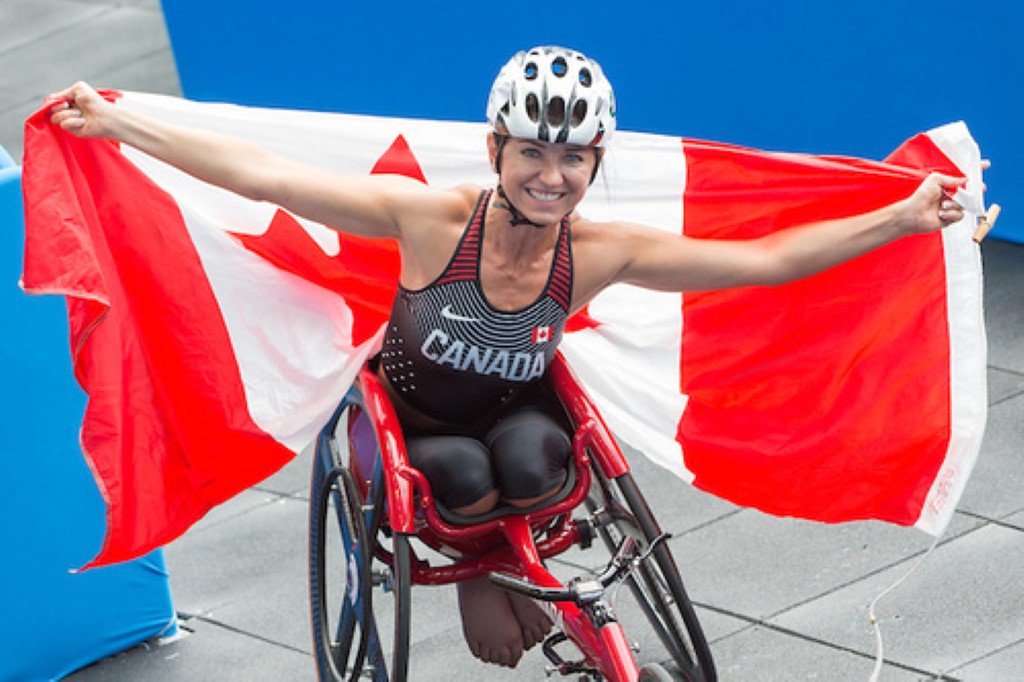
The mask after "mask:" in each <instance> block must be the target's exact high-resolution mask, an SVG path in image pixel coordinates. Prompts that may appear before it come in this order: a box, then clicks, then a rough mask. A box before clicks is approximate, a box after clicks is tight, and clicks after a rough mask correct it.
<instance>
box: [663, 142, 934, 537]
mask: <svg viewBox="0 0 1024 682" xmlns="http://www.w3.org/2000/svg"><path fill="white" fill-rule="evenodd" d="M685 152H686V155H687V164H688V184H687V190H686V196H685V226H684V229H685V233H686V234H688V235H691V236H698V237H717V238H729V239H733V238H750V237H756V236H759V235H762V234H767V233H770V232H772V231H774V230H778V229H781V228H784V227H787V226H790V225H793V224H797V223H801V222H805V221H808V220H812V219H823V218H834V217H842V216H845V215H854V214H857V213H861V212H865V211H869V210H872V209H874V208H878V207H881V206H884V205H886V204H889V203H892V202H894V201H896V200H899V199H901V198H903V197H904V196H906V195H909V194H910V193H911V192H912V191H913V190H914V188H916V186H917V185H918V183H919V182H920V180H921V178H922V177H923V175H922V173H921V172H920V171H904V170H903V169H899V168H895V167H893V166H887V165H884V164H875V163H870V162H864V161H859V160H849V159H836V158H831V159H830V158H821V157H806V156H802V155H788V154H783V155H772V154H764V153H763V152H753V151H750V150H745V149H742V148H736V147H729V146H727V145H707V144H703V143H690V142H687V143H686V144H685ZM945 294H946V285H945V270H944V265H943V253H942V241H941V237H940V235H937V234H936V235H928V236H923V237H915V238H905V239H902V240H900V241H897V242H895V243H893V244H890V245H888V246H886V247H884V248H882V249H879V250H877V251H875V252H872V253H870V254H867V255H865V256H862V257H860V258H857V259H855V260H853V261H850V262H848V263H845V264H843V265H841V266H838V267H835V268H832V269H830V270H828V271H826V272H823V273H821V274H819V275H816V276H814V277H810V278H807V279H804V280H801V281H798V282H794V283H791V284H787V285H784V286H779V287H772V288H767V287H750V288H744V289H734V290H727V291H720V292H713V293H698V294H688V295H686V296H685V297H684V306H683V318H684V322H683V338H682V347H683V354H682V361H681V377H682V378H681V381H682V390H683V392H684V393H686V394H687V395H688V396H689V402H688V404H687V407H686V411H685V412H684V414H683V417H682V420H681V422H680V425H679V434H678V438H679V441H680V443H681V444H682V446H683V451H684V453H685V458H686V465H687V468H688V469H690V470H691V471H692V472H693V473H694V474H695V477H696V478H695V481H694V483H695V485H697V486H699V487H701V488H703V489H705V490H708V491H710V492H712V493H715V494H718V495H721V496H723V497H726V498H727V499H730V500H732V501H733V502H736V503H738V504H741V505H745V506H754V507H757V508H759V509H761V510H763V511H767V512H769V513H772V514H778V515H784V516H797V517H804V518H815V519H818V520H824V521H846V520H855V519H863V518H881V519H884V520H888V521H892V522H894V523H899V524H912V523H914V522H915V521H916V520H917V518H918V516H919V512H920V509H921V505H922V503H923V501H924V498H925V495H926V493H927V489H928V485H929V483H930V481H931V480H933V478H934V475H935V473H936V471H937V470H938V467H939V466H940V464H941V462H942V459H943V457H944V455H945V452H946V448H947V445H948V443H947V442H946V441H945V440H940V439H936V438H935V434H937V433H939V434H942V433H945V434H948V433H949V430H950V426H949V409H950V408H949V404H950V396H949V391H950V388H949V386H950V383H949V360H948V358H949V340H948V322H947V319H946V309H945ZM837 321H838V322H839V323H838V324H837ZM872 444H884V448H885V450H884V452H882V451H881V450H880V449H879V448H878V447H877V446H876V445H872ZM810 472H815V475H814V476H813V477H812V476H811V475H810Z"/></svg>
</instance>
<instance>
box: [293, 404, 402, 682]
mask: <svg viewBox="0 0 1024 682" xmlns="http://www.w3.org/2000/svg"><path fill="white" fill-rule="evenodd" d="M349 409H350V410H358V408H357V407H351V408H349ZM343 416H345V415H343ZM340 421H341V423H342V424H345V423H347V420H346V419H342V420H340ZM327 435H329V434H324V435H322V436H321V439H320V440H319V441H318V445H317V451H316V454H315V456H314V464H313V474H312V482H311V485H310V520H309V595H310V612H311V620H312V629H313V645H314V654H315V658H316V666H317V674H318V678H319V679H320V680H325V681H328V682H336V681H341V680H346V679H348V680H356V679H359V678H360V677H361V676H363V675H369V676H370V677H371V679H373V680H377V681H384V680H395V681H396V682H404V680H406V679H407V678H408V665H409V663H408V661H409V636H410V620H411V602H410V587H411V581H410V563H409V562H410V549H409V538H408V537H407V536H404V535H399V534H394V537H392V538H391V539H390V540H387V539H386V538H385V537H384V528H385V525H386V524H385V515H384V503H383V500H384V495H383V491H381V490H380V489H379V486H378V487H377V490H378V492H377V493H376V494H375V493H374V492H373V491H374V488H371V493H370V497H372V498H373V499H372V500H367V501H364V500H362V499H361V495H360V492H359V487H358V486H357V485H356V483H355V481H354V480H353V478H352V475H351V473H350V472H349V470H348V468H347V466H346V464H347V458H348V452H347V445H346V443H345V441H344V440H342V442H341V443H338V442H336V441H335V439H334V438H333V437H331V438H328V437H326V436H327ZM342 439H344V436H343V437H342ZM381 542H386V543H387V544H390V548H388V547H385V546H383V545H382V544H381ZM376 554H380V555H381V556H385V557H387V558H388V559H389V562H388V563H387V564H383V563H381V562H380V561H376V563H377V564H378V565H379V566H380V567H381V568H384V569H385V570H383V571H381V570H376V569H375V555H376ZM374 588H378V589H374ZM380 588H382V589H380Z"/></svg>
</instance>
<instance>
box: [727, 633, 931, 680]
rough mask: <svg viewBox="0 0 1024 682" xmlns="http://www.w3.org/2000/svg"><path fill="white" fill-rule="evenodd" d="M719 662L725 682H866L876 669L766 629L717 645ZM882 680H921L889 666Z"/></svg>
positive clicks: (846, 654) (850, 656) (864, 661)
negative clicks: (781, 681) (796, 681)
mask: <svg viewBox="0 0 1024 682" xmlns="http://www.w3.org/2000/svg"><path fill="white" fill-rule="evenodd" d="M715 660H716V666H717V668H718V679H719V680H721V681H722V682H779V680H786V681H787V682H789V681H793V680H825V681H827V682H846V681H849V682H864V681H865V680H867V679H868V677H869V676H870V674H871V671H872V669H873V667H874V660H873V659H871V658H868V657H865V656H861V655H858V654H856V653H852V652H849V651H844V650H842V649H838V648H834V647H829V646H823V645H822V644H821V643H819V642H815V641H811V640H807V639H804V638H801V637H797V636H793V635H790V634H786V633H783V632H779V631H777V630H772V629H770V628H766V627H762V626H759V627H753V628H749V629H747V630H744V631H743V632H741V633H739V634H737V635H735V636H733V637H729V638H727V639H725V640H724V641H719V642H716V643H715ZM881 679H883V680H885V681H886V682H909V681H910V680H920V679H921V676H920V675H919V674H917V673H914V672H912V671H908V670H904V669H901V668H897V667H895V666H891V665H887V666H885V667H884V668H883V670H882V674H881Z"/></svg>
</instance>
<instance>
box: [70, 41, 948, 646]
mask: <svg viewBox="0 0 1024 682" xmlns="http://www.w3.org/2000/svg"><path fill="white" fill-rule="evenodd" d="M55 98H56V99H57V100H58V103H57V104H56V105H54V107H53V108H52V117H51V120H52V121H53V123H55V124H57V125H59V126H60V127H62V128H63V129H64V130H66V131H68V132H70V133H72V134H75V135H78V136H81V137H106V138H111V139H114V140H118V141H120V142H122V143H124V144H128V145H131V146H133V147H136V148H138V149H140V150H141V151H143V152H145V153H147V154H150V155H152V156H155V157H157V158H159V159H162V160H163V161H165V162H168V163H170V164H172V165H174V166H176V167H178V168H180V169H182V170H184V171H185V172H187V173H190V174H191V175H194V176H196V177H197V178H199V179H201V180H204V181H207V182H210V183H212V184H215V185H218V186H221V187H224V188H226V189H228V190H231V191H234V192H237V193H239V194H241V195H244V196H246V197H249V198H251V199H257V200H265V201H268V202H272V203H274V204H277V205H279V206H281V207H283V208H285V209H287V210H289V211H291V212H293V213H295V214H298V215H300V216H303V217H305V218H307V219H310V220H314V221H316V222H320V223H322V224H324V225H343V226H345V229H346V230H347V231H350V232H353V233H355V234H359V235H364V236H369V237H388V238H393V239H396V240H397V242H398V244H399V248H400V252H401V259H402V270H401V276H400V288H399V291H398V294H397V296H396V297H395V302H394V307H393V310H392V315H391V320H390V322H389V324H388V327H387V330H386V334H385V338H384V345H383V348H382V351H381V354H380V356H379V372H380V374H381V376H382V378H383V380H384V384H385V385H386V386H387V387H388V390H389V391H390V393H391V394H392V397H393V399H394V403H395V406H396V409H397V410H398V413H399V416H400V418H401V420H402V423H403V427H404V428H405V431H406V436H407V443H408V447H409V454H410V458H411V460H412V462H413V464H414V465H415V466H417V467H418V468H420V469H421V470H422V471H423V472H424V473H425V475H426V476H427V478H428V480H429V481H430V483H431V486H432V488H433V489H434V491H435V494H436V496H437V498H438V499H439V500H440V502H441V503H443V504H444V505H445V506H447V507H448V508H450V509H451V510H453V511H455V512H457V513H461V514H463V515H469V516H473V515H478V514H482V513H485V512H487V511H489V510H491V509H493V508H494V507H495V506H496V505H498V504H510V505H514V506H519V507H528V506H531V505H533V504H537V503H541V502H543V501H544V500H545V499H546V498H548V497H550V496H551V495H553V494H554V493H556V492H557V491H558V489H559V488H560V486H561V485H562V483H563V480H564V476H565V467H566V463H567V460H568V457H569V450H570V448H569V439H568V436H567V435H566V433H565V432H564V431H563V430H562V428H561V426H560V425H559V423H558V421H557V420H556V419H555V418H554V417H552V416H550V413H549V411H548V410H547V409H545V398H544V394H543V393H542V392H541V391H540V390H538V389H539V386H540V383H539V379H540V378H541V377H542V376H543V374H544V371H545V369H546V368H547V366H548V363H550V361H551V359H552V357H553V355H554V352H555V348H556V346H557V344H558V341H559V340H560V338H561V334H562V329H563V327H564V324H565V321H566V319H567V318H568V316H570V315H571V314H572V313H573V312H575V311H577V310H579V309H580V308H582V307H583V306H585V305H586V304H587V303H588V302H589V301H590V300H591V299H593V298H594V297H595V296H596V295H597V294H598V293H599V292H601V291H602V290H603V289H604V288H605V287H607V286H609V285H611V284H614V283H617V282H627V283H630V284H634V285H637V286H641V287H647V288H651V289H657V290H663V291H686V290H707V289H716V288H724V287H736V286H745V285H755V284H760V285H764V284H776V283H781V282H786V281H789V280H793V279H796V278H799V277H803V276H806V275H810V274H812V273H815V272H818V271H821V270H824V269H826V268H829V267H831V266H833V265H836V264H838V263H841V262H843V261H846V260H848V259H850V258H853V257H855V256H858V255H860V254H862V253H865V252H867V251H869V250H871V249H874V248H876V247H878V246H881V245H883V244H885V243H888V242H890V241H893V240H895V239H898V238H899V237H902V236H904V235H909V234H916V233H923V232H929V231H933V230H938V229H941V228H943V227H945V226H946V225H949V224H951V223H954V222H957V221H959V220H960V219H961V218H962V217H963V211H962V209H961V207H960V206H959V205H957V204H956V203H955V202H954V201H952V200H951V199H949V198H948V196H949V195H950V194H952V192H953V191H955V187H956V186H957V185H958V184H960V183H962V182H963V180H962V179H959V178H952V177H946V176H942V175H937V174H933V175H931V176H929V177H928V178H926V179H925V180H924V181H923V182H922V183H921V184H920V186H919V187H918V188H917V190H916V191H915V192H914V193H913V194H912V195H911V196H910V197H908V198H906V199H904V200H903V201H900V202H898V203H895V204H892V205H890V206H887V207H885V208H882V209H879V210H877V211H873V212H871V213H867V214H864V215H860V216H856V217H852V218H845V219H840V220H831V221H822V222H818V223H814V224H808V225H804V226H800V227H797V228H793V229H789V230H785V231H782V232H778V233H775V234H772V235H769V236H766V237H764V238H760V239H756V240H751V241H747V242H718V241H709V240H694V239H690V238H687V237H680V236H678V235H673V234H669V233H666V232H663V231H660V230H656V229H653V228H650V227H645V226H642V225H635V224H627V223H621V222H608V223H598V222H593V221H590V220H587V219H586V218H585V217H583V216H581V215H579V214H578V213H577V212H576V210H575V209H576V207H577V205H578V204H579V203H580V201H581V200H582V199H583V197H584V195H585V194H586V191H587V188H588V187H589V185H590V183H591V181H592V180H593V178H594V176H595V174H596V173H597V170H598V166H599V164H600V162H601V158H602V154H603V148H604V145H605V144H606V143H607V142H608V140H609V139H610V137H611V136H612V133H613V132H614V128H615V102H614V97H613V94H612V89H611V86H610V84H609V83H608V81H607V80H606V79H605V77H604V75H603V73H602V71H601V68H600V66H599V65H598V64H597V63H596V62H594V61H592V60H590V59H588V58H586V57H585V56H583V55H581V54H579V53H577V52H574V51H571V50H567V49H563V48H556V47H544V48H536V49H533V50H530V51H529V52H521V53H519V54H517V55H516V56H514V57H513V58H512V60H511V61H510V62H509V63H508V64H507V65H506V66H505V67H504V68H503V69H502V71H501V72H500V74H499V75H498V78H497V80H496V81H495V83H494V86H493V88H492V91H491V95H490V98H489V101H488V106H487V113H488V119H489V122H490V124H491V126H492V132H491V133H490V135H489V136H488V139H487V149H488V154H489V157H490V162H491V165H492V167H493V169H494V170H495V172H496V173H497V175H498V183H497V185H496V187H495V188H494V189H493V190H483V189H481V188H479V187H474V186H468V185H465V186H458V187H454V188H450V189H437V188H432V187H427V186H425V185H423V184H421V183H419V182H416V181H413V180H410V179H407V178H404V177H399V176H382V175H373V176H359V177H340V176H337V175H334V174H331V173H329V172H326V171H323V170H321V169H317V168H312V167H309V166H305V165H301V164H298V163H295V162H292V161H289V160H288V159H285V158H282V157H279V156H276V155H272V154H270V153H268V152H266V151H264V150H262V149H260V148H257V147H254V146H252V145H250V144H248V143H246V142H242V141H239V140H236V139H233V138H230V137H225V136H222V135H217V134H211V133H208V132H204V131H200V130H193V129H188V128H182V127H178V126H173V125H169V124H166V123H163V122H160V121H156V120H153V119H150V118H147V117H144V116H142V115H140V114H138V113H135V112H132V111H129V110H124V109H122V108H119V107H117V106H115V105H112V104H110V103H108V102H106V101H105V100H104V99H103V98H101V97H100V96H98V95H97V94H96V92H95V91H94V90H92V88H90V87H89V86H88V85H85V84H83V83H79V84H76V85H74V86H72V87H71V88H69V89H67V90H65V91H64V92H61V93H58V94H57V95H55ZM459 602H460V608H461V610H462V614H463V629H464V632H465V635H466V639H467V642H468V643H469V646H470V648H471V650H472V651H473V653H474V654H475V655H476V656H478V657H479V658H481V659H483V660H485V661H489V662H493V663H498V664H501V665H506V666H515V665H516V663H517V662H518V660H519V658H520V657H521V656H522V653H523V651H524V650H525V649H529V648H530V647H532V646H533V645H534V644H536V643H537V642H539V641H541V640H542V639H543V637H544V636H545V635H546V634H547V632H548V631H549V630H550V627H551V624H550V621H549V620H548V619H547V617H546V616H545V615H544V614H543V613H542V612H541V611H540V609H539V608H538V607H536V606H535V605H534V604H533V603H532V602H530V601H528V600H525V599H522V598H520V597H513V596H509V595H507V594H506V593H504V592H500V591H497V590H496V589H494V588H492V587H491V586H490V585H489V583H488V582H487V581H486V579H480V580H474V581H469V582H466V583H462V584H460V585H459Z"/></svg>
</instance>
